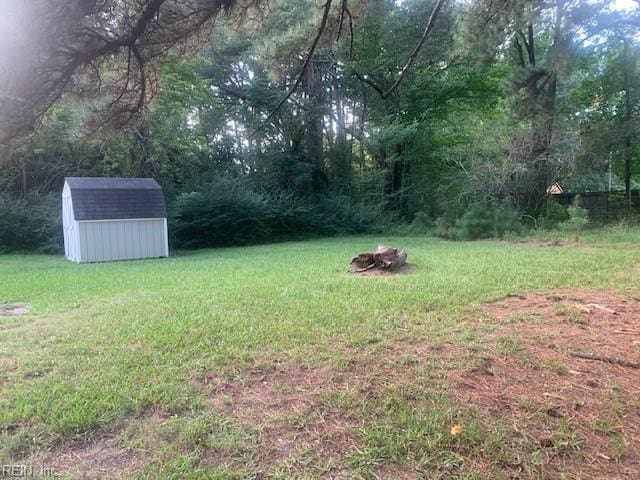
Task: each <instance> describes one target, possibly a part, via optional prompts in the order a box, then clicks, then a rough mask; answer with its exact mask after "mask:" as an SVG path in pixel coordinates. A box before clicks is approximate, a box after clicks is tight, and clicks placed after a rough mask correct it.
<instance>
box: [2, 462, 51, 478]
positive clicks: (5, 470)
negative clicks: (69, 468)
mask: <svg viewBox="0 0 640 480" xmlns="http://www.w3.org/2000/svg"><path fill="white" fill-rule="evenodd" d="M60 476H62V473H60V472H58V471H57V470H56V469H55V468H52V467H46V466H44V465H40V466H39V467H35V468H34V467H33V466H32V465H19V464H15V465H0V478H36V477H60Z"/></svg>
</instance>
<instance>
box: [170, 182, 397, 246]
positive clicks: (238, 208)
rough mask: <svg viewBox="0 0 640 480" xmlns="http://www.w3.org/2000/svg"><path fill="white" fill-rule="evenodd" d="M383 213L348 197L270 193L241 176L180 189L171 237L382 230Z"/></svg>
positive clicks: (180, 240)
mask: <svg viewBox="0 0 640 480" xmlns="http://www.w3.org/2000/svg"><path fill="white" fill-rule="evenodd" d="M384 219H385V217H384V216H383V215H381V214H380V212H379V211H378V210H377V209H374V208H365V207H361V206H359V205H356V204H354V203H353V202H352V201H350V199H349V198H348V197H342V196H339V195H324V196H314V197H306V198H299V197H296V196H293V195H270V194H268V193H258V192H255V191H254V190H253V189H252V188H251V187H250V186H249V185H247V183H245V182H242V181H238V180H224V181H220V182H217V183H215V184H212V185H210V186H209V188H208V189H207V190H206V191H201V192H192V193H186V194H182V195H179V196H178V197H177V198H176V200H175V201H174V202H173V203H172V204H171V206H170V226H171V228H170V231H171V239H172V245H174V246H175V247H177V248H200V247H210V246H221V245H246V244H252V243H260V242H266V241H277V240H284V239H292V238H301V237H305V236H312V235H339V234H348V233H365V232H371V231H375V230H380V229H381V227H382V226H385V225H386V220H384Z"/></svg>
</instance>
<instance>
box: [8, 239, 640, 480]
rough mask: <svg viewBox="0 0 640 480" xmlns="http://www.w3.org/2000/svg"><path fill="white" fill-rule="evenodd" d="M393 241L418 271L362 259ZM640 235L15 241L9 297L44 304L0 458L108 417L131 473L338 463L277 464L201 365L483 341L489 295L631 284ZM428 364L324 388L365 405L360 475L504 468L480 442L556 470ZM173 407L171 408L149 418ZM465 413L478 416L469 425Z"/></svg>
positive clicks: (321, 360) (252, 472) (81, 439)
mask: <svg viewBox="0 0 640 480" xmlns="http://www.w3.org/2000/svg"><path fill="white" fill-rule="evenodd" d="M378 243H385V244H391V245H394V246H400V247H403V248H405V249H406V250H407V251H408V254H409V261H410V263H411V264H413V265H414V267H415V268H414V269H413V271H412V272H410V273H408V274H403V275H398V276H394V277H385V278H363V277H360V276H356V275H349V274H347V273H346V272H345V271H346V266H347V264H348V262H349V260H350V259H351V257H352V256H353V255H354V254H356V253H358V252H361V251H366V250H371V249H373V248H375V246H376V244H378ZM638 253H640V230H637V229H613V230H607V231H604V230H603V231H597V232H592V233H589V234H586V235H584V236H583V239H582V244H581V245H580V246H579V247H544V246H541V245H540V244H538V243H536V242H529V243H517V242H492V241H486V242H459V243H458V242H455V243H454V242H444V241H441V240H438V239H432V238H420V237H402V238H394V237H391V238H389V237H385V236H380V237H373V236H366V237H365V236H359V237H347V238H339V239H325V240H313V241H306V242H292V243H281V244H275V245H265V246H255V247H244V248H225V249H216V250H203V251H195V252H179V253H178V254H177V255H175V256H173V257H171V258H169V259H162V260H145V261H132V262H119V263H107V264H91V265H76V264H72V263H69V262H67V261H65V260H63V259H62V258H60V257H52V256H39V255H7V256H2V257H0V304H3V303H10V302H24V303H29V304H31V305H32V309H31V311H30V312H29V314H28V315H25V316H20V317H0V334H1V335H0V464H6V463H9V462H16V461H25V459H27V460H28V459H33V458H43V457H46V455H47V453H46V452H50V451H53V452H56V449H57V448H61V447H60V446H61V445H82V444H86V443H89V442H91V441H94V440H95V439H97V438H101V437H103V436H104V435H106V434H109V435H117V442H118V447H119V448H122V449H124V450H126V451H128V452H131V454H132V455H136V456H137V459H138V460H137V461H136V465H135V468H133V467H131V468H130V469H123V470H122V471H120V472H118V471H115V473H118V474H121V475H122V476H125V477H126V476H130V477H136V478H318V477H323V476H327V477H331V475H332V472H335V469H336V466H335V465H334V464H332V462H333V461H334V460H335V459H333V458H329V457H327V458H324V459H323V457H322V454H321V453H317V452H316V453H315V454H314V455H313V459H312V460H309V461H306V460H305V458H306V457H305V456H304V455H305V454H304V452H302V453H301V452H297V456H295V458H293V457H291V458H285V459H278V460H277V461H275V460H274V461H272V462H271V463H269V465H268V466H265V464H263V462H262V457H261V449H264V445H262V444H260V442H259V438H260V435H261V431H260V428H258V427H257V426H253V427H255V428H252V425H250V422H249V424H247V422H244V423H243V422H238V421H237V418H230V417H229V416H228V414H226V413H225V410H224V409H220V408H216V406H215V405H213V404H212V403H211V402H210V401H209V398H208V394H207V392H205V391H204V390H203V389H202V388H200V385H199V381H198V379H200V378H202V377H203V376H206V375H216V376H220V378H243V376H245V377H246V375H248V374H249V373H250V372H253V371H256V369H258V370H259V369H261V368H262V369H264V368H268V367H269V365H284V364H288V365H291V364H295V365H304V366H308V367H309V368H314V367H317V366H319V365H322V366H324V367H326V368H328V369H329V372H332V371H335V372H342V373H344V372H346V371H347V370H345V365H349V363H350V362H352V361H353V359H354V358H362V355H365V356H366V355H372V358H375V356H376V352H378V351H381V350H380V349H383V348H385V347H389V346H390V345H393V344H395V343H397V342H405V341H411V342H414V343H415V342H424V343H425V344H433V345H437V344H441V343H442V342H453V343H454V344H456V345H461V346H462V348H467V347H469V348H471V346H473V344H474V341H475V339H476V338H477V336H478V333H479V330H480V329H481V328H482V327H481V326H480V325H479V324H476V323H473V322H469V321H468V320H467V319H468V317H469V316H473V315H474V312H475V311H476V310H475V309H476V307H477V305H478V304H479V303H480V302H484V301H489V300H493V299H496V298H499V297H502V296H504V295H507V294H515V293H522V292H527V291H541V292H551V291H553V290H556V289H560V288H567V287H574V288H582V289H589V288H596V289H603V288H606V289H610V290H614V291H618V292H621V293H624V294H632V293H633V292H637V289H638V287H639V286H640V275H639V273H640V270H639V269H638V260H637V259H638ZM434 352H435V353H433V355H434V358H433V359H429V361H431V360H433V361H436V360H437V350H436V351H434ZM407 368H412V367H411V366H409V367H407ZM416 378H417V379H418V380H416V381H415V388H416V390H417V391H413V392H406V391H405V390H406V388H405V387H406V386H405V387H403V388H405V390H402V391H399V390H398V389H397V388H396V387H394V385H393V384H392V383H390V384H388V385H387V388H385V389H384V390H382V391H377V392H376V394H375V395H373V396H371V395H366V394H362V393H358V392H355V391H353V392H350V391H343V390H340V391H328V392H325V393H326V394H325V395H324V396H323V400H322V401H323V402H324V405H330V406H331V408H334V409H339V410H340V411H344V412H345V415H347V416H348V417H349V418H351V420H353V422H352V424H353V425H354V428H353V438H354V442H355V443H354V445H355V446H354V447H353V448H350V449H348V450H349V451H348V452H347V453H346V454H345V455H344V457H343V458H341V460H344V466H342V467H341V469H342V471H347V472H349V473H348V476H351V477H363V478H368V477H370V478H374V477H375V476H376V475H377V476H382V477H385V475H386V478H394V476H395V474H394V473H393V470H391V471H386V470H385V468H386V467H385V466H387V465H400V466H401V467H402V468H407V469H416V470H415V471H426V470H425V469H428V470H429V471H431V472H441V474H442V475H443V478H453V477H455V476H457V477H456V478H482V477H483V476H485V475H487V476H492V475H494V474H495V472H493V473H487V471H486V469H485V467H482V468H481V467H478V466H477V464H478V463H479V462H480V460H478V459H488V463H489V464H491V463H495V465H499V464H500V462H507V460H505V458H506V456H508V457H509V458H512V457H513V456H514V455H515V456H519V455H522V456H523V457H526V458H520V459H519V460H518V461H519V462H521V463H522V464H525V465H527V466H528V467H530V471H529V470H528V471H529V473H530V474H531V476H536V475H538V474H539V471H538V470H536V466H537V465H538V463H539V461H538V460H536V457H535V450H531V449H529V450H528V448H529V447H524V446H522V445H520V444H519V443H517V442H515V443H513V442H512V444H509V441H506V440H505V438H506V437H505V431H506V430H501V428H500V427H499V426H498V425H492V423H491V420H490V419H486V418H483V416H482V415H479V414H478V415H476V414H474V413H473V412H462V413H461V411H460V409H459V408H458V407H457V406H456V405H454V404H453V403H452V401H451V399H450V398H448V395H447V391H446V385H445V384H444V383H443V382H442V379H441V378H438V376H437V375H430V374H429V368H428V365H427V366H424V369H423V370H421V371H419V372H418V373H417V377H416ZM229 401H231V402H232V401H233V398H231V399H229ZM154 412H156V413H154ZM157 412H162V415H161V416H162V418H163V419H165V420H163V421H162V422H152V421H150V420H149V419H150V418H151V417H153V416H154V415H156V414H157ZM460 418H464V419H465V422H466V425H467V427H466V428H465V431H464V433H463V434H462V435H461V436H460V437H459V438H458V437H456V438H455V439H452V438H450V435H449V428H450V426H451V423H452V422H456V421H459V419H460ZM298 421H304V420H298ZM151 439H156V440H151ZM461 442H462V443H461ZM307 455H311V453H308V454H307ZM528 455H529V456H528ZM142 458H144V459H145V460H141V459H142ZM323 460H325V461H324V462H323ZM509 461H511V460H509ZM537 462H538V463H537ZM480 463H482V462H480ZM495 465H494V467H495ZM496 468H498V471H499V470H500V468H499V467H496ZM345 469H346V470H345ZM421 469H422V470H421ZM70 471H72V470H70ZM381 472H382V473H381ZM385 472H386V473H385ZM115 473H114V471H111V473H110V474H109V475H108V476H105V477H104V478H111V477H113V476H114V475H115ZM70 475H71V476H73V474H72V473H70ZM431 475H432V476H433V475H435V474H433V473H432V474H431ZM78 478H81V477H78ZM433 478H435V476H433Z"/></svg>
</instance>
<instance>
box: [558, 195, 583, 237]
mask: <svg viewBox="0 0 640 480" xmlns="http://www.w3.org/2000/svg"><path fill="white" fill-rule="evenodd" d="M567 214H568V215H569V219H568V220H566V221H565V222H563V223H562V226H563V228H564V229H565V230H566V231H567V232H569V233H570V234H571V235H572V237H573V239H574V240H575V241H576V242H577V241H578V240H579V239H580V232H582V230H583V229H584V227H586V225H587V224H588V223H589V211H588V210H587V209H586V208H582V207H581V206H580V195H576V198H575V199H574V201H573V203H572V204H571V205H569V207H568V208H567Z"/></svg>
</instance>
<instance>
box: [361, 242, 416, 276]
mask: <svg viewBox="0 0 640 480" xmlns="http://www.w3.org/2000/svg"><path fill="white" fill-rule="evenodd" d="M406 263H407V252H405V251H404V250H402V249H400V248H393V247H387V246H385V245H378V248H376V250H375V251H374V252H365V253H360V254H359V255H358V256H356V257H354V258H353V259H352V260H351V264H350V265H349V272H352V273H359V272H367V271H369V270H382V271H388V272H390V271H393V270H397V269H398V268H400V267H402V266H403V265H405V264H406Z"/></svg>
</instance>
